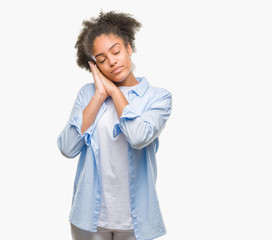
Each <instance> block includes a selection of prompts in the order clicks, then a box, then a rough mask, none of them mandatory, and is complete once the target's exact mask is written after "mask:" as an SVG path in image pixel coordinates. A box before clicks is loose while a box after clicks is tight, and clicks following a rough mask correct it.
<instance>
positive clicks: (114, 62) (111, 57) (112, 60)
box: [108, 56, 117, 67]
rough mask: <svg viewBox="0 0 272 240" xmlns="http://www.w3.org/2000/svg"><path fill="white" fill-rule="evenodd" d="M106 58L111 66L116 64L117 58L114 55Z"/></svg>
mask: <svg viewBox="0 0 272 240" xmlns="http://www.w3.org/2000/svg"><path fill="white" fill-rule="evenodd" d="M108 60H109V64H110V66H111V67H112V66H114V65H116V63H117V60H116V59H115V57H114V56H109V57H108Z"/></svg>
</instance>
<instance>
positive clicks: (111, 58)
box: [81, 34, 138, 133]
mask: <svg viewBox="0 0 272 240" xmlns="http://www.w3.org/2000/svg"><path fill="white" fill-rule="evenodd" d="M92 52H93V56H94V57H95V63H96V64H95V63H93V62H91V61H90V62H89V65H90V68H91V70H92V74H93V79H94V84H95V94H94V96H93V97H92V98H91V100H90V102H89V104H88V105H87V107H86V108H85V109H84V111H83V121H82V128H81V132H82V133H84V132H85V131H86V130H87V129H88V128H89V126H90V125H91V124H92V123H93V121H94V119H95V117H96V115H97V113H98V111H99V109H100V107H101V105H102V104H103V102H104V101H105V99H106V98H107V97H108V96H110V97H111V98H112V99H113V102H114V105H115V108H116V111H117V114H118V117H119V118H120V117H121V115H122V112H123V110H124V108H125V106H126V105H128V101H127V99H126V98H125V96H124V95H123V93H122V92H121V90H120V89H119V88H118V86H134V85H136V84H138V81H137V80H136V78H135V76H134V74H133V72H132V71H131V66H132V62H131V59H130V56H131V55H132V52H133V51H132V49H131V46H130V45H129V44H127V45H125V44H124V41H123V40H122V39H121V38H120V37H118V36H116V35H114V34H109V35H105V34H102V35H100V36H98V37H97V38H96V39H95V41H94V44H93V51H92Z"/></svg>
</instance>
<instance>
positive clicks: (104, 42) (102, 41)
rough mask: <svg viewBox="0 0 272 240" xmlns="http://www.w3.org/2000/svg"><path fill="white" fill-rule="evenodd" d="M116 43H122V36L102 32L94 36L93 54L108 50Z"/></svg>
mask: <svg viewBox="0 0 272 240" xmlns="http://www.w3.org/2000/svg"><path fill="white" fill-rule="evenodd" d="M116 43H119V44H122V45H124V42H123V39H122V38H120V37H118V36H116V35H114V34H102V35H100V36H98V37H96V38H95V40H94V42H93V54H94V55H95V54H99V53H100V52H105V51H108V50H109V49H110V48H111V47H112V46H113V45H114V44H116Z"/></svg>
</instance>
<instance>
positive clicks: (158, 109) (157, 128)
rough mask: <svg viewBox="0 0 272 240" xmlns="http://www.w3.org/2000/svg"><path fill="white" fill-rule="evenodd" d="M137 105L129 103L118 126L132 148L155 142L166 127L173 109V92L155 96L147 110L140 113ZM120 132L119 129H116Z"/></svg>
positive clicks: (164, 92)
mask: <svg viewBox="0 0 272 240" xmlns="http://www.w3.org/2000/svg"><path fill="white" fill-rule="evenodd" d="M137 107H138V106H136V105H133V104H128V105H127V106H126V107H125V108H124V110H123V113H122V115H121V117H120V121H119V123H118V126H119V128H120V130H121V131H122V132H123V133H124V136H125V138H126V139H127V141H128V142H129V143H130V145H131V147H132V148H135V149H141V148H144V147H145V146H147V145H148V144H150V143H151V142H153V141H154V140H155V139H156V138H157V137H158V136H159V135H160V133H161V131H162V130H163V129H164V127H165V124H166V121H167V119H168V118H169V116H170V114H171V109H172V94H171V93H170V92H168V91H166V90H163V91H161V92H160V93H158V94H156V96H154V98H153V100H152V101H151V103H149V104H148V106H147V108H146V111H144V112H143V113H142V114H138V113H137V112H139V111H137ZM116 133H117V134H118V130H116Z"/></svg>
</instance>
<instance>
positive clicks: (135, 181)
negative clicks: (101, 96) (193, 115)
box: [57, 77, 172, 240]
mask: <svg viewBox="0 0 272 240" xmlns="http://www.w3.org/2000/svg"><path fill="white" fill-rule="evenodd" d="M136 79H137V81H138V82H139V83H138V84H137V85H135V86H134V87H133V88H132V90H130V91H129V95H128V103H129V104H128V105H127V106H126V107H125V108H124V110H123V113H122V115H121V117H120V119H119V122H118V123H117V124H116V125H115V126H114V128H113V137H116V136H118V135H119V134H120V133H123V134H124V137H125V138H126V140H127V141H128V143H129V144H128V166H129V195H130V196H129V197H130V206H131V215H132V219H133V226H134V232H135V236H136V239H137V240H152V239H154V238H157V237H160V236H162V235H164V234H166V228H165V225H164V221H163V217H162V214H161V210H160V206H159V202H158V197H157V193H156V179H157V164H156V152H157V150H158V146H159V140H158V137H159V135H160V133H161V131H162V130H163V128H164V127H165V124H166V121H167V119H168V118H169V116H170V113H171V108H172V95H171V93H170V92H169V91H167V90H165V89H163V88H157V87H153V86H150V85H149V83H148V81H147V80H146V78H144V77H141V78H140V77H137V78H136ZM94 92H95V87H94V84H93V83H89V84H86V85H84V86H83V87H82V88H81V89H80V91H79V93H78V95H77V98H76V100H75V103H74V106H73V109H72V112H71V115H70V118H69V121H68V123H67V124H66V126H65V128H64V129H63V130H62V132H61V133H60V135H59V136H58V139H57V143H58V147H59V149H60V151H61V153H62V154H63V155H64V156H65V157H67V158H74V157H76V156H77V155H78V154H80V157H79V161H78V167H77V172H76V176H75V181H74V191H73V198H72V206H71V211H70V216H69V221H70V222H71V223H72V224H74V225H75V226H77V227H78V228H81V229H84V230H87V231H91V232H96V231H97V222H98V217H99V213H100V201H101V189H100V181H99V169H100V164H99V149H100V148H99V145H98V142H99V141H98V136H97V131H96V126H97V123H98V121H99V119H100V117H101V116H102V114H103V113H104V112H105V111H106V108H107V106H106V103H105V102H104V103H103V104H102V106H101V108H100V110H99V112H98V114H97V116H96V118H95V120H94V122H93V123H92V125H91V126H90V127H89V128H88V129H87V130H86V131H85V132H84V133H83V134H82V133H81V126H82V118H83V110H84V109H85V107H86V106H87V105H88V103H89V102H90V99H91V97H92V96H93V95H94ZM106 101H107V99H106Z"/></svg>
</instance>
